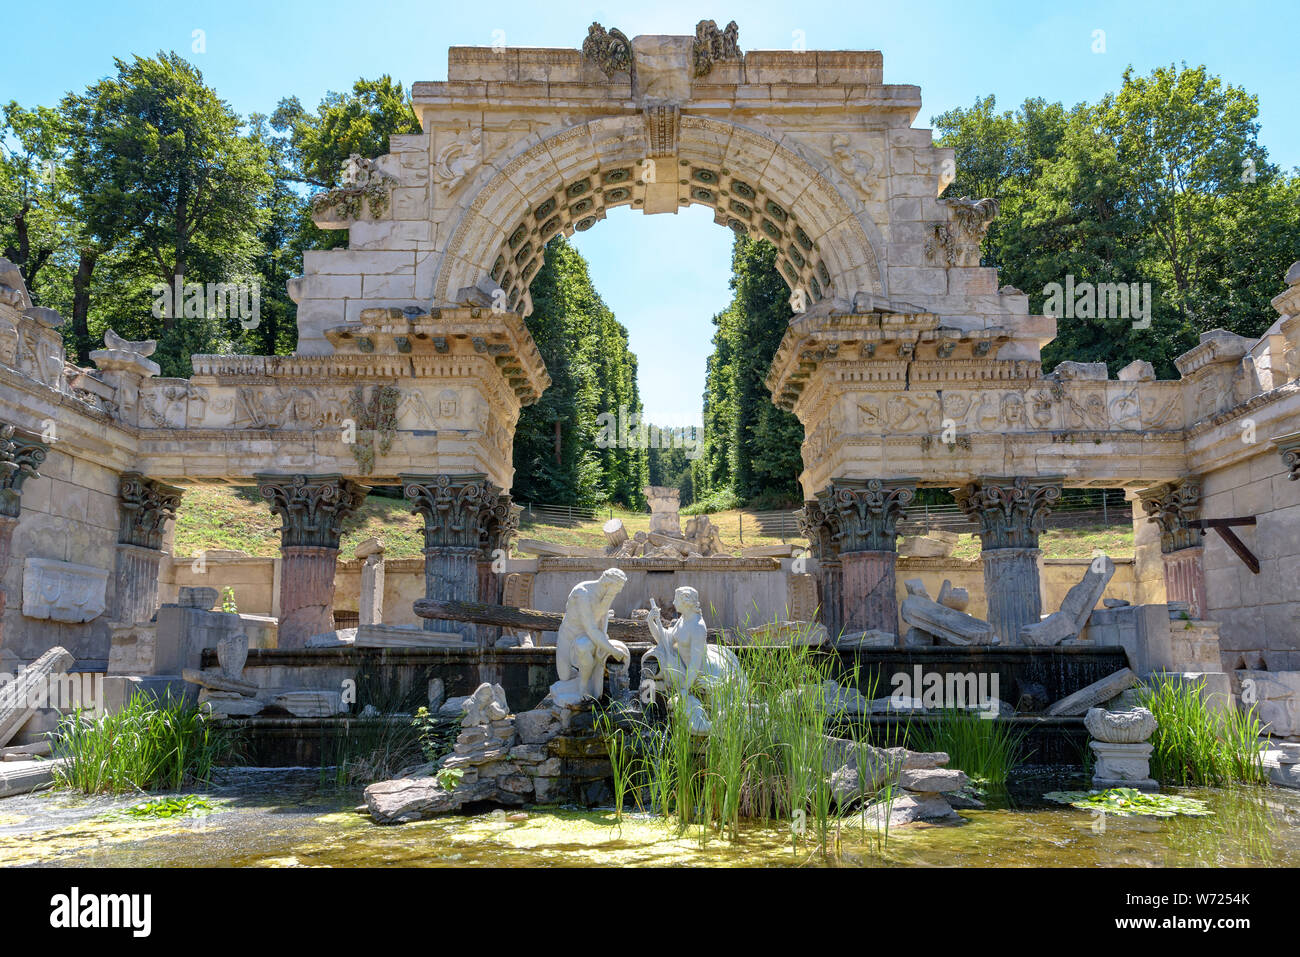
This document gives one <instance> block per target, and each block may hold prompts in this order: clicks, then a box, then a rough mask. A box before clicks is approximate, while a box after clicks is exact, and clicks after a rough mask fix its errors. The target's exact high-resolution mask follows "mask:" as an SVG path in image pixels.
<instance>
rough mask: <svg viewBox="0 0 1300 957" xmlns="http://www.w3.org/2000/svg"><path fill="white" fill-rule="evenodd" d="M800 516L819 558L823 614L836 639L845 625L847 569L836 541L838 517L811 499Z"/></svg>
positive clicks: (801, 527) (819, 604) (819, 595)
mask: <svg viewBox="0 0 1300 957" xmlns="http://www.w3.org/2000/svg"><path fill="white" fill-rule="evenodd" d="M798 519H799V533H800V534H801V535H803V536H804V537H805V538H806V539H808V542H809V544H810V545H811V547H812V555H813V558H815V559H816V560H817V607H818V611H819V617H820V619H821V623H822V624H823V625H824V626H825V627H826V630H827V632H829V633H830V636H831V640H832V641H835V640H837V639H838V638H839V636H840V632H841V631H842V630H843V627H844V626H843V621H842V619H841V611H842V606H843V600H842V598H841V596H842V595H843V593H844V589H843V582H844V577H843V576H844V569H843V566H842V565H841V564H840V551H839V545H838V543H837V542H836V540H835V524H834V518H833V515H828V514H827V513H826V512H824V511H822V506H821V503H820V502H818V501H817V500H815V499H809V500H808V501H806V502H804V504H803V510H802V511H801V512H799V513H798Z"/></svg>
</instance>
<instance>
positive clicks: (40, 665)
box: [0, 645, 73, 745]
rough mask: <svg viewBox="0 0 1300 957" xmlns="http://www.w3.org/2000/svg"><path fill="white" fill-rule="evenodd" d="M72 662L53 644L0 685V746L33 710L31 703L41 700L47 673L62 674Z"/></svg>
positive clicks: (48, 677) (7, 741)
mask: <svg viewBox="0 0 1300 957" xmlns="http://www.w3.org/2000/svg"><path fill="white" fill-rule="evenodd" d="M72 662H73V657H72V655H71V653H70V652H68V651H67V650H66V649H64V648H60V647H58V646H57V645H56V646H55V647H53V648H51V649H50V650H49V651H47V652H45V654H43V655H41V656H40V657H39V658H37V659H36V660H35V661H33V662H32V663H31V664H30V665H28V666H27V667H26V668H24V669H23V670H22V671H20V672H18V675H17V677H15V678H14V679H13V680H12V681H7V682H5V683H4V684H0V745H5V744H8V743H9V740H10V738H12V737H13V736H14V735H15V734H17V732H18V729H19V728H21V727H22V726H23V725H24V724H26V723H27V721H28V719H29V718H31V716H32V715H33V714H34V713H35V712H36V710H37V709H36V708H35V707H33V706H32V703H33V702H34V701H41V700H44V699H43V697H42V695H41V693H40V692H41V691H42V690H43V688H44V686H45V685H46V684H47V683H48V682H49V680H50V676H51V675H56V674H63V673H64V672H66V671H67V670H68V667H69V666H70V665H71V664H72Z"/></svg>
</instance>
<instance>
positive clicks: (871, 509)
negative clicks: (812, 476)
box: [817, 479, 916, 555]
mask: <svg viewBox="0 0 1300 957" xmlns="http://www.w3.org/2000/svg"><path fill="white" fill-rule="evenodd" d="M915 495H916V483H915V482H912V481H907V480H904V481H901V482H897V481H895V482H890V481H884V480H882V479H835V480H834V481H833V482H832V483H831V485H830V486H829V487H828V488H826V489H825V490H823V491H822V492H821V493H820V494H819V495H818V496H817V500H818V502H819V503H820V504H821V509H822V511H823V512H824V513H825V514H827V515H830V516H832V522H833V527H834V532H833V538H834V540H835V543H836V546H837V548H838V551H839V553H840V554H841V555H842V554H844V553H846V552H861V551H886V552H892V551H894V549H895V548H896V546H897V539H898V520H899V519H900V518H902V516H903V512H904V510H905V509H906V508H907V505H908V503H909V502H911V501H912V498H913V497H914V496H915Z"/></svg>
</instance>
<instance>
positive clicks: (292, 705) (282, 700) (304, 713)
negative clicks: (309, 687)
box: [271, 691, 344, 718]
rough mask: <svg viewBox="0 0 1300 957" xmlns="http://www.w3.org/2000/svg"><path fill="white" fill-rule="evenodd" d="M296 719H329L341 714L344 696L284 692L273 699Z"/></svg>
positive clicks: (332, 693) (337, 692)
mask: <svg viewBox="0 0 1300 957" xmlns="http://www.w3.org/2000/svg"><path fill="white" fill-rule="evenodd" d="M271 703H272V704H273V705H275V706H276V707H279V708H283V709H284V710H285V711H288V712H289V713H290V714H291V715H293V716H294V717H296V718H328V717H330V716H331V715H335V714H341V713H342V712H343V710H344V708H343V694H342V692H339V691H284V692H281V693H280V694H278V695H276V696H275V697H274V698H272V699H271Z"/></svg>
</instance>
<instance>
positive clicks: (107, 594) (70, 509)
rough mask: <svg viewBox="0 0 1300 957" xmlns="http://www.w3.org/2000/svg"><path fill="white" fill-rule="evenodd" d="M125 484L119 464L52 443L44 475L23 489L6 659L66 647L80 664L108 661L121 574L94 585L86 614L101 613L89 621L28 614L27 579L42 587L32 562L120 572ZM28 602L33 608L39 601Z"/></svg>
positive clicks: (2, 652)
mask: <svg viewBox="0 0 1300 957" xmlns="http://www.w3.org/2000/svg"><path fill="white" fill-rule="evenodd" d="M117 488H118V478H117V475H116V474H115V473H114V472H113V471H112V470H111V469H107V468H104V467H103V466H101V465H98V464H96V463H94V462H91V461H87V460H85V459H80V458H77V457H75V456H74V455H71V454H68V453H67V452H65V451H63V449H62V448H60V446H59V443H58V442H55V443H53V444H52V446H51V448H50V451H49V454H48V455H47V457H46V459H45V462H44V463H43V464H42V466H41V469H40V477H39V478H33V479H30V480H29V481H28V482H27V483H26V485H25V486H24V488H23V497H22V505H23V509H22V515H21V517H20V518H19V520H18V524H17V526H16V527H15V529H14V533H13V535H14V537H13V544H12V547H11V556H12V557H11V559H10V562H9V567H8V569H7V570H6V571H5V574H4V579H3V585H4V589H5V592H6V594H7V595H8V596H9V600H8V602H7V607H6V608H5V611H4V632H3V633H4V643H3V648H0V656H4V657H9V656H11V655H12V656H13V657H16V658H18V659H20V660H22V661H31V660H34V659H36V658H39V657H40V656H41V655H42V654H43V653H44V652H46V651H47V650H49V649H50V648H52V647H54V646H55V645H61V646H62V647H64V648H66V649H68V651H69V652H71V653H72V655H73V656H74V657H75V658H76V659H77V661H78V664H79V665H82V666H93V665H95V664H96V663H102V664H105V665H106V664H107V662H108V648H109V642H110V635H109V630H108V624H107V615H106V614H104V613H103V612H106V611H107V609H109V608H112V607H113V605H114V601H115V600H116V595H117V588H118V583H117V581H116V578H115V576H114V575H112V574H111V573H110V574H109V575H108V576H107V581H106V583H105V585H104V587H103V589H102V591H100V590H99V589H97V588H92V589H91V591H92V594H91V596H90V602H89V603H88V604H87V606H86V612H87V613H89V612H91V611H94V610H96V609H99V612H98V613H97V614H96V616H95V617H94V619H93V620H91V621H89V622H60V621H56V620H53V619H49V618H45V619H37V618H29V617H25V616H24V615H23V607H24V583H28V584H29V586H31V587H34V586H35V580H34V579H35V577H36V574H35V571H34V566H33V565H32V564H31V563H30V560H31V559H51V560H53V561H55V562H68V563H71V564H73V565H78V566H87V567H91V568H95V569H100V570H105V571H109V572H111V571H112V569H113V568H114V562H115V548H116V542H117V536H118V521H119V520H118V494H117ZM101 596H102V599H103V600H102V603H101V601H100V598H101ZM26 604H27V607H28V608H29V609H31V608H32V602H31V601H28V602H26ZM101 605H102V607H101Z"/></svg>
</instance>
